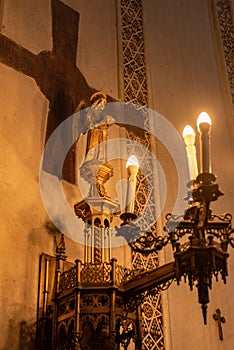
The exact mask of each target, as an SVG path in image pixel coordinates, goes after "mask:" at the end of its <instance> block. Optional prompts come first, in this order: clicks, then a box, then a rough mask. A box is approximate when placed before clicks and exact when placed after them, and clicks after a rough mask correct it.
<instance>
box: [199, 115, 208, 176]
mask: <svg viewBox="0 0 234 350" xmlns="http://www.w3.org/2000/svg"><path fill="white" fill-rule="evenodd" d="M197 128H198V131H199V133H200V140H201V141H200V164H201V168H200V172H201V173H211V158H210V130H211V119H210V116H209V115H208V114H207V113H206V112H202V113H200V115H199V117H198V119H197Z"/></svg>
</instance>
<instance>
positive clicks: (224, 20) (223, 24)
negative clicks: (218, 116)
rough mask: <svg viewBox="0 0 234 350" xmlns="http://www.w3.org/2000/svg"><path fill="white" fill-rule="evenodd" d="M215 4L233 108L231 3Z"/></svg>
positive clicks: (226, 0) (233, 38) (233, 34)
mask: <svg viewBox="0 0 234 350" xmlns="http://www.w3.org/2000/svg"><path fill="white" fill-rule="evenodd" d="M215 3H216V12H217V17H218V22H219V29H220V36H221V42H222V46H223V52H224V58H225V63H226V70H227V76H228V80H229V84H230V90H231V96H232V103H233V106H234V29H233V17H232V8H231V2H230V1H229V0H216V1H215Z"/></svg>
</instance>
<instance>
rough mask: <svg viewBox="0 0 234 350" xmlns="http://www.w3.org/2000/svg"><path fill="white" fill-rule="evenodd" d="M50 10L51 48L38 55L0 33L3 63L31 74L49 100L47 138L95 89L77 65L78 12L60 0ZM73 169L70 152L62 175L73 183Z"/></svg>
mask: <svg viewBox="0 0 234 350" xmlns="http://www.w3.org/2000/svg"><path fill="white" fill-rule="evenodd" d="M51 9H52V37H53V49H52V51H41V52H40V53H39V54H38V55H35V54H33V53H32V52H30V51H29V50H27V49H25V48H24V47H22V46H20V45H18V44H17V43H15V42H14V41H13V40H11V39H9V38H7V37H6V36H4V35H3V34H1V33H0V62H2V63H3V64H5V65H7V66H9V67H12V68H14V69H15V70H17V71H19V72H22V73H24V74H25V75H27V76H29V77H32V78H33V79H34V80H35V82H36V84H37V85H38V87H39V89H40V90H41V91H42V93H43V94H44V96H45V97H46V98H47V99H48V101H49V111H48V116H47V129H46V140H48V138H49V136H50V135H51V133H52V132H53V131H54V130H55V129H56V127H57V126H58V125H59V124H60V123H61V122H63V120H65V119H66V118H67V117H69V116H70V115H71V114H73V113H74V111H75V110H76V108H77V106H78V105H79V103H80V101H81V100H85V101H89V98H90V96H91V95H92V94H93V92H95V91H96V90H95V89H93V88H91V87H89V85H88V83H87V82H86V80H85V78H84V76H83V74H82V73H81V72H80V70H79V68H78V67H77V66H76V56H77V44H78V27H79V13H78V12H76V11H75V10H74V9H72V8H70V7H68V6H67V5H65V4H64V3H63V2H61V1H59V0H51ZM87 105H88V102H87ZM71 132H72V131H71ZM46 140H45V141H46ZM62 141H63V140H61V143H62ZM54 152H59V150H54ZM53 156H59V154H58V153H57V154H55V155H53ZM44 167H45V169H44V170H46V171H48V172H50V173H52V174H53V172H54V171H55V169H53V168H51V164H50V162H49V161H48V162H46V163H45V164H44ZM74 168H75V154H74V152H72V151H70V152H69V154H68V156H67V159H66V161H65V163H64V169H63V177H64V178H65V179H66V180H68V181H69V182H72V183H74V182H75V172H74Z"/></svg>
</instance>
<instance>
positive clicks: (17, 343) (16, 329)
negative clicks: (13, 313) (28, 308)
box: [1, 319, 36, 350]
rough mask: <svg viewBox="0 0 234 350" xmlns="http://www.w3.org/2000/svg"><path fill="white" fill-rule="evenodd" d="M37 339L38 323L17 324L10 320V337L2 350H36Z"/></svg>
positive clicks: (22, 322) (24, 322) (23, 322)
mask: <svg viewBox="0 0 234 350" xmlns="http://www.w3.org/2000/svg"><path fill="white" fill-rule="evenodd" d="M35 338H36V322H35V321H34V322H31V323H30V322H26V321H21V322H20V323H18V324H16V323H15V321H14V320H12V319H11V320H9V323H8V335H7V340H6V343H5V346H3V348H1V349H2V350H10V349H11V350H13V349H14V350H18V349H19V350H34V349H35Z"/></svg>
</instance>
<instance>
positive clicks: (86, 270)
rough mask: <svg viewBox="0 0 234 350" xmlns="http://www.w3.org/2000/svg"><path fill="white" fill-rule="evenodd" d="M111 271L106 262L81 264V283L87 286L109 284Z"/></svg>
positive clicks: (109, 265)
mask: <svg viewBox="0 0 234 350" xmlns="http://www.w3.org/2000/svg"><path fill="white" fill-rule="evenodd" d="M111 269H112V266H111V264H110V263H107V262H104V263H88V264H83V266H82V270H81V281H82V283H87V284H94V283H110V282H111Z"/></svg>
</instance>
